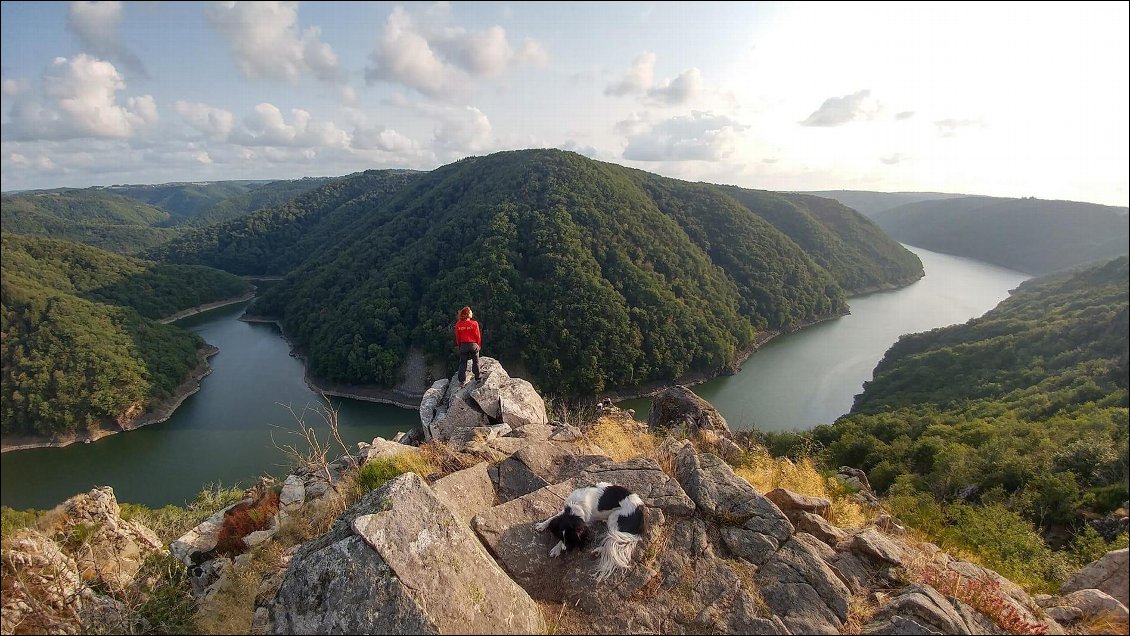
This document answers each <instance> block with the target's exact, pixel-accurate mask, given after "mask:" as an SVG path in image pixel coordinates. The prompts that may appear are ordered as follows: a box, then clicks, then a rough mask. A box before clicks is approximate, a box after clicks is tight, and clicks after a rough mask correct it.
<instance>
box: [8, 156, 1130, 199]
mask: <svg viewBox="0 0 1130 636" xmlns="http://www.w3.org/2000/svg"><path fill="white" fill-rule="evenodd" d="M522 150H561V149H560V148H522V149H511V150H499V151H497V152H515V151H519V152H520V151H522ZM565 152H575V151H572V150H566V151H565ZM489 154H495V153H487V155H489ZM578 154H580V153H578ZM481 156H486V155H468V156H466V157H463V158H461V159H456V160H454V161H451V162H449V163H447V164H443V165H441V166H436V167H435V168H432V169H431V170H421V169H417V168H406V167H404V168H398V167H395V166H388V167H381V168H362V169H360V170H354V171H352V172H347V173H344V174H336V175H330V174H327V175H304V176H300V177H279V178H272V177H260V178H253V179H244V178H238V177H233V178H230V179H177V180H173V181H154V182H115V183H94V184H90V185H85V186H71V185H59V186H53V187H48V188H26V189H20V190H2V191H0V194H4V195H18V194H20V193H25V192H49V191H53V190H90V189H93V188H114V187H138V186H154V187H155V186H162V185H178V184H209V183H223V182H229V181H252V182H263V183H270V182H274V181H295V180H299V179H339V178H343V177H347V176H349V175H351V174H358V173H361V172H365V171H367V170H411V171H414V172H431V171H432V170H437V169H439V168H442V167H443V166H446V165H450V164H451V163H456V162H458V161H462V160H464V159H469V158H471V157H481ZM596 161H603V162H605V163H611V164H614V165H619V166H623V167H627V168H634V167H633V166H630V165H626V164H623V163H617V162H615V161H608V160H606V159H596ZM635 169H638V170H644V171H645V172H651V171H650V170H646V169H645V168H635ZM653 174H659V173H653ZM660 176H667V175H660ZM668 178H671V179H678V180H680V181H689V182H693V183H711V184H715V185H728V186H736V187H739V188H747V189H751V190H765V191H768V192H796V193H800V194H805V193H809V194H818V193H823V192H869V193H877V194H940V195H947V196H953V197H988V198H996V199H1038V200H1041V201H1067V202H1071V203H1087V204H1092V205H1102V206H1106V207H1113V208H1128V209H1130V206H1126V205H1112V204H1109V203H1099V202H1097V201H1082V200H1078V199H1049V198H1044V197H1032V196H1003V195H993V194H981V193H976V192H939V191H935V190H864V189H858V188H815V189H787V190H775V189H771V188H758V187H753V186H747V185H740V184H736V183H723V182H718V181H704V180H701V179H700V180H690V179H682V178H680V177H668Z"/></svg>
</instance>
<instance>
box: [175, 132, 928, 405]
mask: <svg viewBox="0 0 1130 636" xmlns="http://www.w3.org/2000/svg"><path fill="white" fill-rule="evenodd" d="M374 176H375V175H374ZM370 178H373V177H370ZM353 186H354V181H353V180H344V181H343V182H341V183H338V184H334V187H337V188H341V189H346V188H353ZM323 190H325V188H322V189H320V190H317V191H315V192H313V193H310V194H318V193H322V192H323ZM360 190H362V191H364V188H361V189H360ZM346 194H348V193H346ZM306 196H309V195H306ZM301 201H302V197H300V198H299V199H296V200H295V201H294V202H292V204H291V207H293V208H294V209H295V213H294V214H293V215H292V216H293V218H295V219H303V218H310V219H312V220H314V221H316V220H317V218H318V217H325V218H327V219H328V218H330V210H327V208H332V214H333V215H338V216H342V217H344V218H346V219H348V223H349V224H348V225H347V226H345V227H344V228H342V227H340V224H339V227H332V226H330V224H328V223H326V222H321V223H315V224H314V227H313V229H314V231H315V232H324V234H322V236H321V239H322V243H321V244H316V243H313V242H312V241H311V240H310V239H309V233H308V234H306V235H303V234H302V233H300V232H296V231H293V230H292V229H291V228H290V226H289V225H287V224H285V223H284V222H282V221H285V220H286V219H280V218H279V217H280V216H282V215H281V214H280V210H279V209H276V210H273V211H271V212H272V213H273V215H274V216H273V217H272V218H273V219H278V221H280V222H278V223H277V224H273V225H272V224H266V223H264V224H263V225H264V226H266V227H267V228H268V229H267V231H266V232H262V233H260V234H258V235H256V234H254V233H253V230H254V228H252V227H251V226H250V225H248V224H246V223H248V222H250V221H251V220H253V219H256V218H265V216H261V215H264V213H257V214H255V215H251V216H250V217H247V218H246V219H244V220H243V222H244V223H245V224H244V225H240V226H232V227H233V229H236V230H237V233H239V234H242V236H241V238H240V239H239V240H240V241H242V243H239V244H238V245H237V244H236V243H237V242H236V241H231V240H228V239H227V238H226V237H224V236H216V237H214V238H212V239H210V241H196V242H194V243H193V242H191V241H189V238H188V237H186V238H185V239H182V240H180V241H177V242H175V243H174V244H173V246H174V248H175V249H173V250H169V252H165V254H166V255H167V257H171V258H183V259H186V260H191V262H206V263H209V264H213V265H217V266H221V267H225V268H228V269H229V270H230V271H243V272H251V271H258V272H262V273H274V272H278V273H282V272H285V271H286V269H284V268H285V267H286V265H287V264H288V263H291V262H294V260H295V259H294V258H293V257H299V256H301V257H306V260H305V262H304V263H302V265H301V266H300V267H298V268H297V269H295V270H294V271H292V272H291V273H290V274H289V275H288V276H287V278H286V280H285V281H283V283H282V284H280V285H279V286H277V287H276V288H275V289H272V290H271V291H270V292H269V293H268V294H266V295H265V296H264V297H263V298H262V299H261V301H260V303H259V304H258V305H257V311H261V312H263V313H271V314H274V315H277V316H280V317H281V318H282V320H283V324H284V327H285V328H286V330H287V333H288V334H289V335H291V336H293V337H294V338H295V339H296V340H297V341H298V342H300V343H302V344H303V345H304V347H305V348H306V351H307V353H308V356H309V357H308V362H309V364H310V370H311V372H312V373H313V374H314V375H316V376H318V377H322V378H326V379H330V380H334V381H340V382H349V383H364V384H367V383H375V384H381V385H386V386H387V385H392V384H394V383H396V382H397V381H398V380H399V378H398V377H397V373H398V369H399V368H400V365H401V363H402V361H403V360H404V357H405V355H406V353H407V351H408V349H409V348H411V347H418V348H420V349H423V350H425V351H427V352H428V353H429V354H430V355H431V356H432V357H433V358H437V359H445V358H447V356H448V355H449V353H450V340H451V335H450V330H449V326H450V323H451V322H452V315H453V312H454V311H455V310H456V309H458V307H461V306H463V305H466V304H470V305H471V306H472V307H474V309H475V312H476V315H477V316H479V317H480V318H481V319H482V321H483V325H484V330H485V338H486V339H487V344H486V347H487V349H488V350H489V351H490V352H491V353H492V355H496V356H501V357H503V358H505V359H508V360H510V361H513V362H511V363H512V364H513V363H517V364H521V365H523V366H524V367H525V369H527V370H528V371H529V375H530V376H531V377H533V378H535V379H537V380H538V381H539V383H541V385H542V387H543V388H544V389H546V390H549V391H551V392H559V393H585V392H592V391H602V390H605V389H607V388H612V387H625V386H633V385H637V384H640V383H643V382H647V381H650V380H657V379H665V380H670V379H673V378H676V377H679V376H681V375H684V374H686V373H688V372H690V371H704V372H713V371H717V370H719V369H723V368H726V367H729V366H731V365H732V364H733V363H734V361H735V360H736V358H737V356H738V355H739V352H740V351H741V350H742V349H744V348H746V347H748V346H749V345H750V343H751V342H752V339H753V337H754V335H755V333H756V331H757V330H759V329H765V328H770V329H790V328H794V327H797V326H799V325H803V324H805V323H807V322H811V321H813V320H817V319H820V318H824V317H828V316H830V315H835V314H837V313H842V312H843V311H844V310H845V308H846V304H845V302H844V297H845V296H844V291H843V289H842V288H841V287H840V285H838V284H837V282H836V280H835V278H834V277H833V276H832V275H830V274H829V273H828V272H827V271H825V270H824V269H823V268H822V267H821V266H820V265H818V264H817V263H816V262H815V261H814V260H813V258H811V257H810V256H809V255H807V254H805V252H804V251H803V250H802V249H801V247H799V246H798V244H797V243H796V242H795V241H793V240H792V239H790V238H789V237H788V236H786V235H785V234H783V233H782V232H780V231H779V230H777V229H776V228H774V227H773V226H772V225H771V224H770V223H768V222H766V221H765V220H764V219H763V218H761V217H760V216H759V215H758V214H755V213H753V212H751V211H750V209H748V208H747V207H745V206H743V205H741V204H740V203H738V202H737V201H736V200H735V199H734V198H733V197H731V196H729V195H727V194H726V193H725V192H724V191H723V190H722V189H721V188H718V187H715V186H709V185H703V184H690V183H686V182H681V181H677V180H674V179H664V178H662V177H657V176H655V175H648V174H647V173H643V172H640V171H634V170H629V169H627V168H623V167H621V166H616V165H613V164H606V163H601V162H596V161H592V160H589V159H586V158H584V157H581V156H580V155H576V154H574V153H567V152H562V151H555V150H536V151H535V150H530V151H517V152H505V153H497V154H494V155H490V156H487V157H475V158H468V159H465V160H463V161H460V162H457V163H454V164H451V165H448V166H443V167H441V168H438V169H436V170H434V171H432V172H430V173H423V174H417V175H412V176H411V177H410V178H406V179H405V180H404V183H403V186H402V187H401V188H399V189H397V190H395V191H391V192H385V191H381V192H378V193H377V195H376V196H373V195H372V194H369V195H368V196H367V197H364V198H361V199H356V200H349V199H346V198H344V197H343V198H342V199H336V198H335V199H334V200H332V201H331V204H330V206H325V207H321V208H316V209H314V210H313V211H308V212H307V214H306V215H305V216H304V215H302V214H301V213H300V208H299V204H300V202H301ZM853 216H855V217H856V218H859V217H858V215H853ZM860 220H862V219H860ZM331 227H332V229H334V230H336V231H335V232H333V233H330V232H329V230H330V229H331ZM280 235H283V236H285V237H286V239H287V240H277V239H276V238H275V237H278V236H280ZM195 236H198V237H199V236H200V235H199V234H197V235H195ZM267 238H269V240H264V239H267ZM257 239H258V240H257ZM300 239H301V241H302V242H299V241H300ZM886 240H887V242H888V243H889V245H890V246H893V249H897V250H901V249H902V248H901V247H900V246H898V245H897V244H895V243H893V242H892V241H890V240H889V239H886ZM190 243H192V244H190ZM221 243H223V245H221ZM201 245H203V246H204V249H198V248H199V247H200V246H201ZM272 245H281V246H282V247H281V249H282V250H284V254H285V255H286V257H285V258H277V255H276V253H272V252H271V251H269V248H270V247H271V246H272ZM314 245H317V247H316V248H314V247H313V246H314ZM294 246H302V248H303V249H302V250H301V252H302V253H301V254H299V253H298V252H297V251H296V250H295V249H294ZM287 250H289V251H287ZM170 252H173V253H175V254H176V255H175V256H172V255H170ZM248 252H254V254H250V255H248V254H247V253H248ZM195 259H200V260H195ZM266 263H270V264H271V265H272V266H273V267H274V269H270V268H265V269H253V268H264V267H265V265H264V264H266ZM908 265H909V267H907V268H906V269H905V270H904V271H901V272H899V274H898V278H896V279H893V280H888V281H885V282H887V283H897V282H899V281H902V280H911V279H913V278H914V277H915V276H916V275H917V273H918V272H919V271H920V267H921V266H920V264H918V263H917V259H913V263H909V262H908Z"/></svg>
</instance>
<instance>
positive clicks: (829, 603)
mask: <svg viewBox="0 0 1130 636" xmlns="http://www.w3.org/2000/svg"><path fill="white" fill-rule="evenodd" d="M756 578H757V583H758V585H759V586H760V588H761V597H762V598H763V599H764V600H765V603H766V604H767V605H768V606H769V607H770V609H772V610H773V612H774V613H775V614H776V615H778V616H780V617H781V620H782V621H783V622H784V623H785V625H786V626H787V627H788V628H789V630H790V631H791V632H793V633H794V634H838V633H840V629H841V628H842V626H843V623H844V621H846V620H847V613H848V599H849V598H850V597H851V592H850V591H849V590H848V588H847V586H846V585H844V584H843V582H841V581H840V579H839V578H838V577H837V576H836V574H835V573H834V572H832V570H831V569H829V568H828V566H827V564H825V563H824V560H823V559H821V558H820V555H819V554H818V553H817V552H816V551H815V550H813V549H812V547H811V546H809V545H808V544H806V543H804V542H803V541H797V540H795V539H790V540H788V541H785V542H784V543H783V544H782V545H781V549H780V550H778V551H777V552H775V553H774V554H773V555H771V556H770V557H769V558H768V559H767V560H766V561H765V562H764V563H763V564H762V565H761V567H759V568H758V570H757V577H756Z"/></svg>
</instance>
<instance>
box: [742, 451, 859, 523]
mask: <svg viewBox="0 0 1130 636" xmlns="http://www.w3.org/2000/svg"><path fill="white" fill-rule="evenodd" d="M734 472H735V473H736V474H737V475H738V476H739V477H741V478H743V479H745V480H746V481H748V482H749V483H750V485H751V486H753V487H754V488H756V489H757V490H758V491H759V492H763V493H765V492H769V491H770V490H773V489H775V488H784V489H786V490H791V491H792V492H795V493H797V494H800V495H806V496H809V497H820V498H821V499H827V500H828V501H830V502H832V510H831V511H830V512H829V514H828V516H829V519H828V520H829V521H831V522H832V523H834V524H836V525H838V526H840V527H853V528H854V527H861V526H863V525H864V524H866V523H867V522H868V521H870V520H871V519H873V518H874V517H875V512H873V511H870V510H868V509H867V508H866V507H864V506H863V505H862V504H860V503H859V502H858V501H856V500H855V499H853V498H852V497H851V493H850V492H848V491H847V490H846V489H845V488H843V487H842V486H840V484H839V483H838V482H837V481H836V480H835V479H834V478H831V477H826V476H824V475H823V474H822V473H821V472H820V471H819V470H817V469H816V465H815V463H814V462H813V461H812V459H811V458H808V457H804V458H801V459H799V460H797V461H795V462H794V461H792V460H790V459H789V458H787V457H771V456H770V455H769V453H768V451H766V450H765V449H763V448H755V449H754V450H752V451H750V452H748V453H746V455H745V457H743V458H742V461H740V462H739V465H738V467H737V468H735V469H734Z"/></svg>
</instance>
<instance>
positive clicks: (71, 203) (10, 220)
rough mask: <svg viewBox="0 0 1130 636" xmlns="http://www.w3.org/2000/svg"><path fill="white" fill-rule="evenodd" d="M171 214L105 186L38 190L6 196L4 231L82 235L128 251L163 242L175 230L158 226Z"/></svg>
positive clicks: (0, 215) (1, 208)
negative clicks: (108, 190)
mask: <svg viewBox="0 0 1130 636" xmlns="http://www.w3.org/2000/svg"><path fill="white" fill-rule="evenodd" d="M170 216H171V215H170V214H169V213H168V212H167V211H165V210H162V209H159V208H156V207H153V206H152V205H149V204H147V203H143V202H140V201H135V200H133V199H130V198H127V197H123V196H120V195H117V194H113V193H111V192H105V191H102V190H63V191H47V192H33V193H26V194H17V195H7V194H6V195H4V196H3V197H0V223H2V224H3V227H4V231H5V232H10V233H16V234H28V235H33V236H46V237H50V238H58V239H66V240H70V241H78V242H81V243H87V244H90V245H94V246H96V247H100V248H102V249H106V250H111V251H114V252H119V253H123V254H130V253H135V252H138V251H140V250H142V249H145V248H147V247H151V246H153V245H157V244H159V243H162V242H164V241H166V240H168V239H170V238H172V236H173V235H174V233H175V232H174V231H173V230H171V229H168V228H164V227H156V226H157V225H160V224H162V223H165V222H167V221H168V220H169V219H170Z"/></svg>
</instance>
